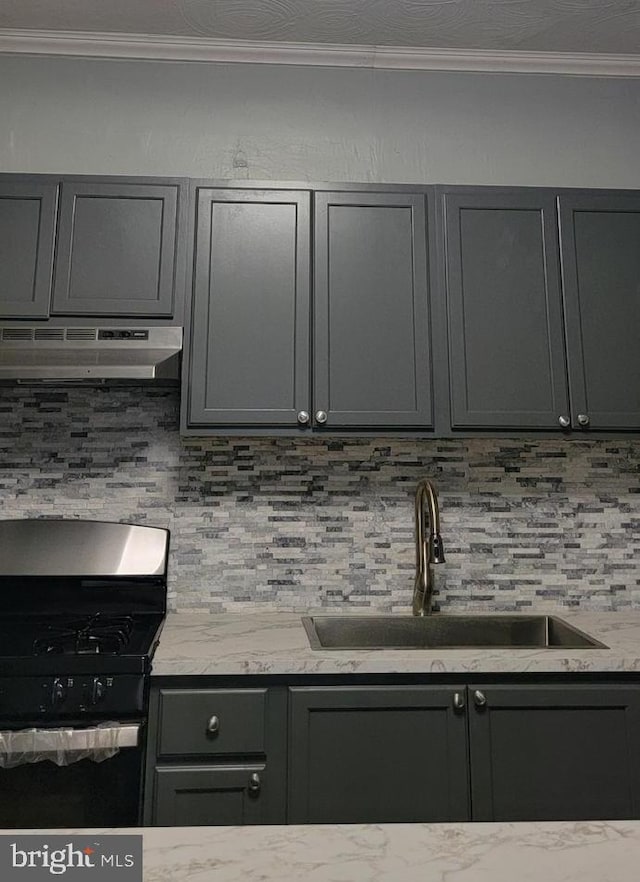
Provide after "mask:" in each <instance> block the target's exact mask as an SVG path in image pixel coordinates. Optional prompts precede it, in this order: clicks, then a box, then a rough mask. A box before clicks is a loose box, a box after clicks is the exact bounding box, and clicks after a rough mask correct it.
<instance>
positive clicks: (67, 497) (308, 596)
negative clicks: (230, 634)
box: [0, 387, 640, 612]
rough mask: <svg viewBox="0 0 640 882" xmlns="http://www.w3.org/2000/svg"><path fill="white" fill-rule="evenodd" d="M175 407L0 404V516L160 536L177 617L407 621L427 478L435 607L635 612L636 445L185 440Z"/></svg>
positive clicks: (47, 395)
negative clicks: (366, 615)
mask: <svg viewBox="0 0 640 882" xmlns="http://www.w3.org/2000/svg"><path fill="white" fill-rule="evenodd" d="M178 407H179V400H178V393H177V391H175V390H172V389H166V388H159V387H149V388H130V389H125V388H121V389H103V388H98V389H96V388H68V389H53V388H51V389H40V388H35V387H34V388H31V389H26V388H25V389H14V388H8V387H7V388H4V389H1V390H0V517H3V518H12V517H82V518H94V519H102V520H122V521H131V522H134V523H141V524H150V525H154V526H161V527H169V528H170V530H171V533H172V553H171V563H170V606H171V608H172V609H174V610H196V609H197V610H210V611H212V612H215V611H219V610H241V609H247V608H251V607H253V606H254V605H259V606H260V607H261V608H264V609H267V608H269V609H276V608H279V609H286V610H306V609H309V608H318V607H326V608H335V607H338V606H342V605H344V604H346V605H348V606H349V607H351V608H353V609H359V608H362V609H364V610H366V609H380V610H393V611H396V612H408V611H409V607H410V601H411V591H412V583H413V573H414V541H413V491H414V488H415V485H416V483H417V481H418V480H419V479H420V478H422V477H427V476H429V477H431V478H432V479H433V480H434V481H435V483H436V485H437V487H438V490H439V493H440V507H441V517H442V535H443V539H444V542H445V550H446V553H447V562H446V564H445V565H443V566H441V567H437V568H436V586H437V592H438V593H437V596H436V602H437V604H438V606H439V607H440V609H442V610H445V609H447V610H451V611H456V610H463V609H499V610H517V609H524V610H526V609H528V608H530V607H535V608H538V609H542V608H543V609H551V608H558V607H578V606H579V607H582V608H585V609H596V610H597V609H602V610H611V609H618V610H619V609H623V608H625V607H632V608H639V607H640V440H638V439H636V438H629V439H626V440H615V441H590V440H566V439H563V438H558V439H554V440H545V439H541V440H529V439H526V440H524V439H523V440H505V439H495V438H493V439H492V438H483V439H477V438H470V439H465V440H457V439H456V440H406V439H404V440H403V439H398V440H395V439H388V438H373V439H367V440H350V439H348V440H341V439H335V440H332V439H330V438H326V439H307V440H302V439H283V438H279V439H251V438H239V437H238V438H210V439H204V438H203V439H181V438H180V436H179V433H178ZM1 551H2V550H1V549H0V554H1Z"/></svg>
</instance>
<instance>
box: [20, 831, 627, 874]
mask: <svg viewBox="0 0 640 882" xmlns="http://www.w3.org/2000/svg"><path fill="white" fill-rule="evenodd" d="M29 832H37V833H43V831H29ZM61 832H63V831H60V830H56V831H51V833H52V834H53V833H57V834H59V833H61ZM66 832H67V833H72V832H73V833H76V832H80V831H66ZM81 832H82V833H83V834H86V835H89V836H91V837H92V838H93V839H95V840H96V841H98V842H99V841H100V838H101V834H102V836H103V837H104V838H106V836H104V834H109V833H142V835H143V837H144V839H143V850H144V858H143V863H144V882H168V880H171V882H246V880H249V879H260V880H262V882H298V880H304V882H370V880H375V882H486V880H491V882H514V880H517V882H637V880H638V876H639V873H640V822H638V821H617V822H606V821H590V822H579V823H578V822H576V823H568V822H567V823H561V822H559V823H518V824H504V823H503V824H396V825H394V824H381V825H320V826H286V827H284V826H283V827H269V826H265V827H171V828H167V827H156V828H146V829H144V830H132V829H126V830H125V829H122V830H106V831H81Z"/></svg>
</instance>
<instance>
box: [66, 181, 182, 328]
mask: <svg viewBox="0 0 640 882" xmlns="http://www.w3.org/2000/svg"><path fill="white" fill-rule="evenodd" d="M185 184H186V182H184V181H176V180H174V181H164V182H158V181H153V180H144V179H141V180H136V181H123V180H118V179H112V180H110V179H108V178H106V179H96V180H77V181H74V180H63V183H62V187H61V194H60V212H59V224H58V242H57V250H56V263H55V282H54V290H53V303H52V310H51V312H52V315H61V316H62V315H68V316H122V317H125V316H131V317H155V318H170V317H171V316H172V315H173V314H174V312H175V311H176V301H177V299H178V298H179V297H181V296H182V293H183V285H184V256H183V255H184V246H185V245H186V237H185V233H184V231H183V230H182V227H181V224H182V223H183V222H184V218H185V213H186V212H185V204H186V186H185Z"/></svg>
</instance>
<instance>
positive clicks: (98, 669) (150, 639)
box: [0, 612, 164, 676]
mask: <svg viewBox="0 0 640 882" xmlns="http://www.w3.org/2000/svg"><path fill="white" fill-rule="evenodd" d="M163 618H164V616H163V615H162V614H160V613H137V614H132V615H126V614H121V613H119V612H118V613H115V614H109V613H89V614H81V615H75V614H73V613H68V614H64V615H53V616H47V617H46V618H43V617H42V616H40V615H32V616H28V615H16V616H7V615H4V616H1V617H0V676H2V675H3V674H4V675H9V674H14V673H16V674H42V675H46V674H52V675H56V676H58V675H60V674H77V673H81V672H82V673H107V674H113V673H124V672H127V673H146V672H148V670H149V668H150V664H151V658H152V656H153V652H154V649H155V646H156V643H157V641H158V638H159V633H160V630H161V627H162V621H163Z"/></svg>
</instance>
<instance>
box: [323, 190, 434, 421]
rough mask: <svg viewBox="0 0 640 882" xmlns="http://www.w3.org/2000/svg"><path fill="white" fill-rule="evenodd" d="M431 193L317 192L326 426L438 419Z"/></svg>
mask: <svg viewBox="0 0 640 882" xmlns="http://www.w3.org/2000/svg"><path fill="white" fill-rule="evenodd" d="M425 202H426V199H425V195H424V194H414V193H403V192H398V193H393V192H389V193H358V192H332V193H325V192H320V193H317V194H316V195H315V261H314V267H315V269H314V282H315V284H314V304H315V305H314V353H315V355H314V382H313V387H314V399H313V400H314V404H313V418H314V424H315V426H317V427H319V428H326V429H328V430H331V429H334V428H337V427H353V426H363V427H375V426H380V427H384V428H394V427H398V428H401V427H416V428H417V427H420V428H429V427H431V426H432V425H433V414H432V389H431V386H432V369H431V349H430V327H429V320H430V316H429V286H428V273H427V225H426V218H425ZM325 415H326V416H325Z"/></svg>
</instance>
